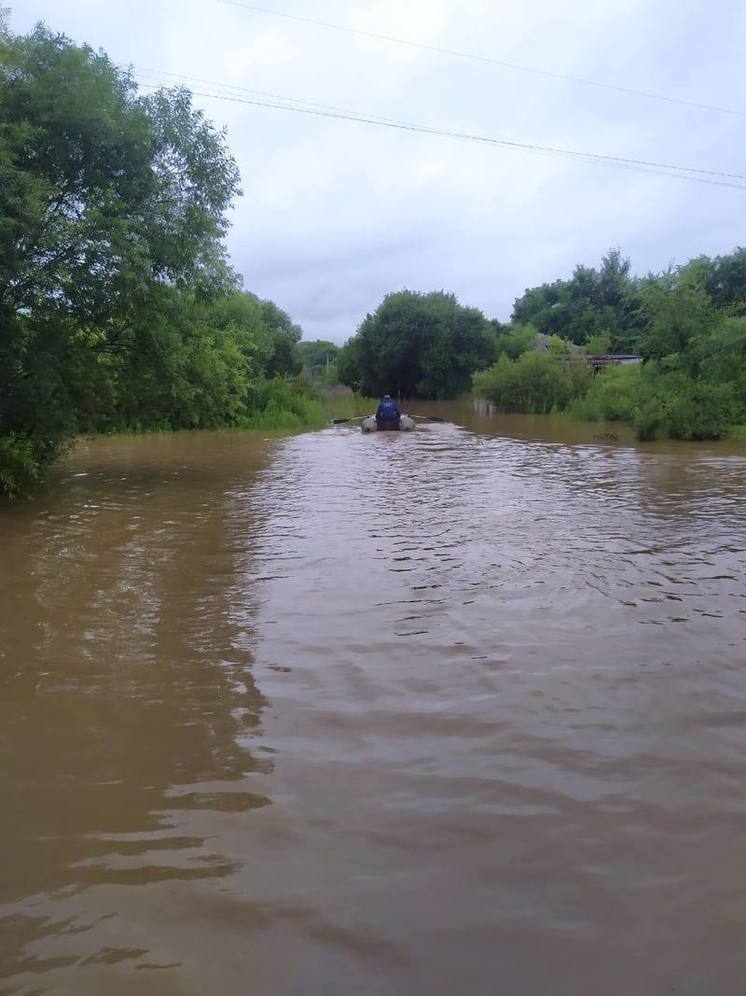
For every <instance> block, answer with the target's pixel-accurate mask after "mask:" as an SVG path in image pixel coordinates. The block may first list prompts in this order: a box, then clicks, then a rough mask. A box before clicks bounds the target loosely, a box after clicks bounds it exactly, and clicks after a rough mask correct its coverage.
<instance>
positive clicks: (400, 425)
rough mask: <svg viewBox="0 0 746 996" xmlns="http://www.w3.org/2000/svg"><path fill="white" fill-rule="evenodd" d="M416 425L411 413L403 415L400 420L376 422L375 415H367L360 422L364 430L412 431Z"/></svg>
mask: <svg viewBox="0 0 746 996" xmlns="http://www.w3.org/2000/svg"><path fill="white" fill-rule="evenodd" d="M416 425H417V423H416V422H415V420H414V419H413V418H412V417H411V415H402V417H401V418H400V419H399V421H398V422H376V417H375V415H366V417H365V418H364V419H363V420H362V421H361V422H360V428H361V429H362V431H363V432H411V431H412V430H413V429H414V428H415V427H416Z"/></svg>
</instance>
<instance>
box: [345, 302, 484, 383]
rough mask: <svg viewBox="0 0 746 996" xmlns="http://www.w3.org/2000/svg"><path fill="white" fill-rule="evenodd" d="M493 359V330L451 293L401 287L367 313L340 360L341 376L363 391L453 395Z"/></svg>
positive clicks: (480, 313)
mask: <svg viewBox="0 0 746 996" xmlns="http://www.w3.org/2000/svg"><path fill="white" fill-rule="evenodd" d="M494 359H495V331H494V329H493V328H492V326H491V325H490V323H489V322H487V320H486V319H485V317H484V315H483V314H482V312H481V311H479V310H478V309H477V308H465V307H463V306H462V305H460V304H459V303H458V301H457V300H456V298H455V296H454V295H453V294H446V293H444V292H443V291H436V292H433V293H430V294H419V293H416V292H414V291H407V290H405V291H399V292H398V293H395V294H389V295H387V296H386V297H385V298H384V300H383V302H382V303H381V304H380V305H379V307H378V308H377V309H376V311H375V312H374V313H373V314H372V315H367V316H366V318H365V319H364V321H363V322H362V324H361V325H360V328H359V329H358V331H357V333H356V335H355V336H354V337H353V338H352V339H351V340H350V342H349V343H348V344H347V345H346V346H345V347H344V349H343V350H342V353H341V355H340V358H339V361H338V369H339V374H340V378H341V379H342V380H343V382H344V383H347V384H349V385H350V386H354V387H358V388H359V389H360V390H361V391H362V392H363V393H364V394H368V395H376V396H377V395H381V394H385V393H390V394H396V395H398V396H399V397H402V398H453V397H455V396H456V395H457V394H459V393H460V392H462V391H466V390H468V389H469V387H470V384H471V375H472V374H473V373H474V371H475V370H479V369H482V368H483V367H485V366H487V365H488V364H489V363H491V362H492V361H493V360H494Z"/></svg>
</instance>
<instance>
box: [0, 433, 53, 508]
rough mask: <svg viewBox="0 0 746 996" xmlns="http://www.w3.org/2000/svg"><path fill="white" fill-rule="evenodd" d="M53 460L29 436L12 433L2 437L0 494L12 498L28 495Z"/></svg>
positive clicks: (0, 449)
mask: <svg viewBox="0 0 746 996" xmlns="http://www.w3.org/2000/svg"><path fill="white" fill-rule="evenodd" d="M52 459H53V455H52V454H51V453H50V454H49V455H46V454H45V453H44V452H43V450H42V449H40V447H39V445H38V443H35V441H34V440H33V439H31V438H29V437H28V436H23V435H21V434H20V433H17V432H11V433H9V434H8V435H7V436H3V437H0V493H2V492H3V491H4V492H5V493H6V494H7V495H8V496H9V497H10V498H16V497H17V496H19V495H28V494H29V493H30V492H31V490H32V489H33V487H34V486H35V485H36V484H37V483H38V482H39V481H40V479H41V478H42V475H43V473H44V471H45V469H46V467H47V464H49V463H51V461H52Z"/></svg>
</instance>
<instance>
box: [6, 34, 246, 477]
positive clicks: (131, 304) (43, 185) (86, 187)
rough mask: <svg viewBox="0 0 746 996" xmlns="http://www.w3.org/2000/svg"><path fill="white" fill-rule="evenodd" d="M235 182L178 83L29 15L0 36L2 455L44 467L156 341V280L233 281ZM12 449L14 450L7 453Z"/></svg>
mask: <svg viewBox="0 0 746 996" xmlns="http://www.w3.org/2000/svg"><path fill="white" fill-rule="evenodd" d="M237 192H238V174H237V170H236V166H235V163H234V162H233V160H232V158H231V157H230V155H229V153H228V152H227V150H226V147H225V142H224V138H223V136H222V135H221V134H220V133H218V132H216V131H215V130H214V129H213V128H212V126H211V125H210V124H209V123H208V122H206V121H205V120H204V118H203V116H202V114H201V112H199V111H196V110H194V109H193V108H192V107H191V104H190V99H189V95H188V93H187V92H186V91H183V90H173V91H169V92H159V93H157V94H155V95H153V96H151V97H139V96H138V95H137V93H136V89H135V86H134V83H133V81H132V80H131V78H130V77H129V76H128V75H127V74H125V73H123V72H122V71H121V70H119V69H117V67H115V66H114V65H113V64H112V63H111V62H110V61H109V60H108V59H107V57H106V56H105V55H103V54H102V53H96V52H94V51H93V50H92V49H90V48H88V47H87V46H76V45H74V44H73V43H71V42H70V41H69V40H67V39H66V38H64V37H63V36H61V35H54V34H52V33H51V32H50V31H48V30H47V29H46V28H44V27H38V28H37V29H36V30H35V31H34V32H32V33H31V34H30V35H28V36H23V37H11V36H10V35H9V34H8V33H7V31H6V32H5V33H4V34H3V35H2V37H0V440H3V444H2V448H0V459H2V460H5V461H6V463H5V466H4V470H3V477H2V481H3V483H4V486H5V488H6V490H10V491H12V490H18V489H19V488H22V487H24V485H25V484H28V483H29V481H30V480H32V479H34V478H38V477H39V476H41V475H42V473H43V471H44V468H45V467H46V466H47V465H48V463H49V462H50V461H51V460H52V459H54V457H55V456H56V455H57V453H58V452H59V451H60V449H61V448H62V447H63V446H64V444H65V442H66V440H67V439H68V438H69V437H70V436H71V435H72V433H74V432H75V431H76V429H77V428H78V425H79V412H80V409H81V406H82V407H83V410H85V409H86V408H95V407H96V400H95V398H94V397H93V396H92V395H93V394H94V393H95V389H96V388H97V387H102V388H105V390H104V394H105V395H106V394H107V392H108V396H109V400H111V397H110V396H111V393H112V386H111V369H110V367H107V364H111V365H113V366H116V363H115V362H114V361H115V358H118V357H124V356H126V355H131V354H134V353H137V354H140V355H141V356H143V357H146V356H152V355H155V356H164V355H165V353H166V352H167V349H168V344H169V342H170V334H167V333H166V330H165V327H164V324H163V323H162V322H160V321H152V318H153V315H154V314H155V315H158V314H160V313H161V310H162V308H163V297H164V290H168V291H184V292H187V293H188V294H191V295H194V296H195V298H206V297H209V296H210V295H213V294H216V293H220V292H223V291H225V290H226V289H227V288H229V287H230V286H231V284H232V283H233V282H234V279H233V277H232V275H231V273H230V271H229V269H228V267H227V265H226V262H225V253H224V249H223V245H222V241H221V240H222V236H223V235H224V233H225V231H226V228H227V222H226V219H225V210H226V208H227V207H228V205H229V204H230V202H231V200H232V199H233V197H234V196H235V195H236V193H237ZM13 453H16V454H17V458H16V457H13Z"/></svg>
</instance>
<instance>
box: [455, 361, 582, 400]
mask: <svg viewBox="0 0 746 996" xmlns="http://www.w3.org/2000/svg"><path fill="white" fill-rule="evenodd" d="M590 377H591V371H590V368H589V367H588V366H587V365H586V364H585V363H565V362H563V361H562V360H561V359H555V358H554V357H553V356H551V355H549V354H548V353H537V352H530V353H523V354H522V355H521V356H519V357H518V359H517V360H514V361H511V360H509V359H508V358H507V356H501V357H500V359H499V360H498V361H497V363H495V364H493V365H492V366H491V367H490V368H489V369H488V370H483V371H481V372H480V373H477V374H475V375H474V392H475V394H477V395H478V396H479V397H480V398H484V399H485V400H487V401H489V402H491V403H492V404H493V405H494V406H495V408H497V410H498V411H501V412H524V413H533V414H547V413H549V412H551V411H552V410H553V409H558V410H561V409H563V408H566V407H567V405H568V404H569V403H570V401H572V400H573V398H575V397H577V396H579V395H580V394H582V392H583V391H584V390H585V389H586V387H587V383H588V380H589V378H590Z"/></svg>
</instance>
